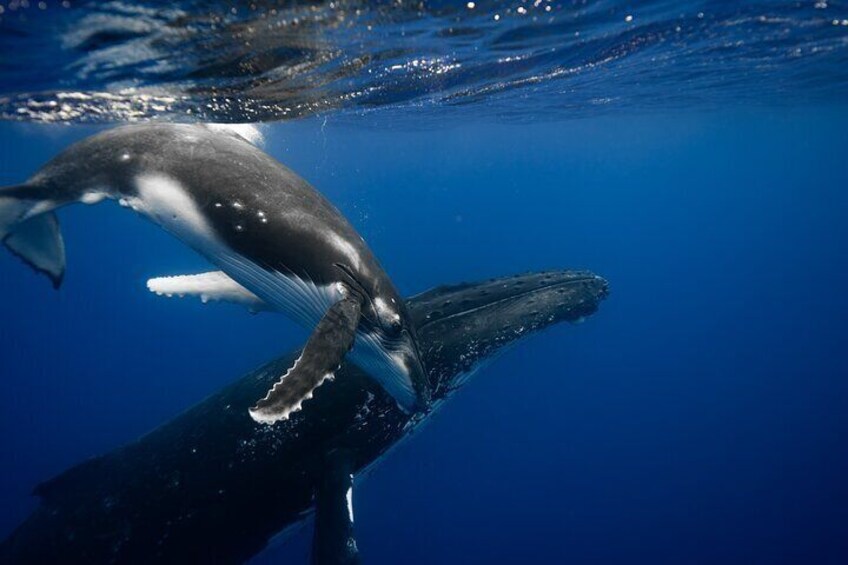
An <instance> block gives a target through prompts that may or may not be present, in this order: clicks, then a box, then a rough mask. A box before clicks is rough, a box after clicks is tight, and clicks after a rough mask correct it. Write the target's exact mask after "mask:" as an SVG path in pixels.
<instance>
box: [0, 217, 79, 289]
mask: <svg viewBox="0 0 848 565" xmlns="http://www.w3.org/2000/svg"><path fill="white" fill-rule="evenodd" d="M2 241H3V243H4V244H5V245H6V248H7V249H8V250H9V251H11V252H12V253H13V254H14V255H15V256H17V257H19V258H20V259H21V260H23V262H24V263H26V264H27V265H29V266H30V267H32V268H33V269H34V270H35V271H36V272H38V273H44V274H45V275H47V276H48V277H49V278H50V280H51V281H52V282H53V287H54V288H59V287H60V286H61V285H62V278H63V277H64V276H65V242H64V240H63V239H62V232H61V231H60V230H59V220H58V219H57V218H56V214H54V213H53V212H48V213H46V214H41V215H40V216H35V217H33V218H30V219H28V220H25V221H23V222H20V223H18V224H16V225H15V226H14V227H13V228H12V229H11V231H9V233H8V234H6V236H5V237H3V239H2Z"/></svg>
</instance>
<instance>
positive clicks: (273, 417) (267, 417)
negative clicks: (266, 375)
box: [248, 354, 334, 425]
mask: <svg viewBox="0 0 848 565" xmlns="http://www.w3.org/2000/svg"><path fill="white" fill-rule="evenodd" d="M301 357H302V354H301ZM301 357H298V358H297V361H295V362H294V365H292V366H291V368H290V369H289V370H288V371H286V374H285V375H283V378H281V379H280V380H279V381H277V382H276V383H274V386H272V387H271V390H269V391H268V394H266V395H265V398H264V400H267V399H268V398H269V397H270V396H271V394H273V392H274V391H275V390H276V388H277V387H278V386H283V385H284V384H285V381H286V377H288V376H289V375H290V374H291V373H292V371H294V369H295V367H297V364H298V363H299V362H300V359H301ZM333 378H334V377H333V373H327V374H326V375H324V376H323V377H321V379H320V380H319V381H318V382H317V383H316V384H315V386H314V387H312V388H311V389H310V390H309V392H307V393H306V394H305V395H304V397H303V398H302V399H300V401H299V402H298V403H297V404H294V405H292V406H289V407H288V408H287V409H285V410H283V411H282V412H279V413H273V414H269V413H268V412H267V411H266V410H263V409H261V408H260V409H259V410H254V409H253V408H250V409H248V412H249V413H250V417H251V418H253V420H254V421H255V422H256V423H258V424H267V425H271V424H276V423H277V422H284V421H285V420H288V419H289V416H291V415H292V414H294V413H295V412H300V410H301V409H302V408H303V403H304V402H306V401H307V400H309V399H311V398H312V396H313V393H314V392H315V389H317V388H318V387H319V386H321V385H322V384H324V383H325V382H326V381H328V380H329V381H332V380H333Z"/></svg>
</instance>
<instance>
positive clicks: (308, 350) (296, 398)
mask: <svg viewBox="0 0 848 565" xmlns="http://www.w3.org/2000/svg"><path fill="white" fill-rule="evenodd" d="M361 310H362V302H361V298H360V297H359V296H358V295H356V294H355V293H349V294H348V295H347V296H345V297H344V298H342V299H341V300H339V301H338V302H336V303H335V304H333V305H332V306H331V307H330V309H329V310H327V313H326V314H324V317H323V318H321V321H320V322H318V325H317V326H316V327H315V331H313V332H312V335H311V336H309V340H308V341H307V342H306V346H305V347H304V348H303V352H302V353H301V354H300V357H298V358H297V360H296V361H295V362H294V365H292V367H291V368H290V369H289V370H288V371H287V372H286V374H285V375H283V376H282V378H281V379H280V380H279V381H277V382H276V383H274V386H272V387H271V390H269V391H268V395H267V396H266V397H265V398H263V399H262V400H260V401H259V402H257V403H256V406H254V407H253V408H251V409H250V415H251V417H252V418H253V419H254V420H256V421H257V422H259V423H262V424H273V423H274V422H279V421H280V420H285V419H287V418H288V417H289V415H290V414H291V413H292V412H297V411H298V410H300V408H301V404H302V403H303V401H304V400H308V399H309V398H312V392H313V391H314V390H315V389H316V388H318V387H319V386H321V384H323V383H324V381H326V380H327V379H332V378H333V375H334V373H335V371H336V370H338V368H339V366H340V365H341V363H342V360H343V359H344V356H345V355H346V354H347V352H348V351H350V349H351V347H353V342H354V339H355V337H356V326H357V325H358V324H359V314H360V312H361Z"/></svg>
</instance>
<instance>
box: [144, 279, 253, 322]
mask: <svg viewBox="0 0 848 565" xmlns="http://www.w3.org/2000/svg"><path fill="white" fill-rule="evenodd" d="M147 288H148V290H150V292H153V293H155V294H158V295H159V296H168V297H170V296H174V295H176V296H197V297H200V300H201V301H203V303H204V304H205V303H206V302H208V301H210V300H212V301H221V302H232V303H234V304H241V305H243V306H246V307H247V308H248V309H249V310H250V311H251V312H258V311H260V310H270V308H269V307H268V305H267V304H265V303H264V302H263V301H262V300H261V299H260V298H259V297H258V296H256V295H255V294H253V293H252V292H250V291H249V290H247V289H246V288H244V287H243V286H242V285H240V284H239V283H237V282H236V281H234V280H233V279H231V278H230V277H229V276H227V274H226V273H224V272H223V271H212V272H209V273H200V274H197V275H179V276H175V277H158V278H155V279H150V280H149V281H147Z"/></svg>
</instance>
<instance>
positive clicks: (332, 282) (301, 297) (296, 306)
mask: <svg viewBox="0 0 848 565" xmlns="http://www.w3.org/2000/svg"><path fill="white" fill-rule="evenodd" d="M105 198H109V199H114V200H118V201H119V202H120V203H121V204H122V205H124V206H128V207H131V208H133V209H134V210H136V211H138V212H139V213H141V214H143V215H144V216H146V217H147V218H149V219H151V220H152V221H154V222H155V223H157V224H159V225H160V226H162V227H163V228H164V229H166V230H167V231H169V232H171V233H172V234H174V235H175V236H176V237H178V238H179V239H180V240H182V241H183V242H184V243H186V244H187V245H189V246H190V247H192V248H193V249H195V250H196V251H197V252H199V253H200V254H201V255H203V256H204V257H205V258H206V259H208V260H209V261H210V262H211V263H213V264H214V265H216V266H218V268H220V269H221V271H217V272H214V273H205V274H202V275H194V276H182V277H174V278H165V279H154V280H152V281H150V282H149V283H148V286H149V287H150V289H151V290H153V291H155V292H159V293H167V294H185V293H198V294H201V295H202V296H204V297H205V298H209V299H219V298H224V299H231V300H236V301H239V302H247V303H249V304H251V305H252V306H253V307H255V308H263V309H270V310H276V311H280V312H284V313H286V314H288V315H290V316H291V317H293V318H294V319H295V320H296V321H298V322H299V323H301V324H302V325H304V326H305V327H307V328H311V327H313V326H314V327H315V329H314V331H313V333H312V335H311V336H310V338H309V340H308V341H307V343H306V347H305V348H304V350H303V353H302V355H301V356H300V357H299V358H297V359H296V360H295V361H293V365H291V367H290V368H289V369H288V371H287V372H285V368H284V367H281V368H280V369H281V373H282V372H285V374H284V375H283V376H282V378H279V379H278V380H277V382H276V383H275V384H273V385H272V386H270V387H269V391H268V394H267V395H266V396H265V398H262V400H260V401H259V402H258V403H257V404H256V405H255V406H253V407H252V408H250V414H251V415H252V416H253V418H254V419H255V420H256V421H259V422H264V423H273V422H276V421H279V420H284V419H286V418H287V417H288V416H289V414H291V413H292V412H294V411H297V410H299V409H300V408H301V403H302V402H303V401H304V400H305V399H308V398H311V397H312V393H313V391H314V390H315V389H316V388H317V387H319V386H320V385H321V384H322V383H323V382H324V381H326V380H327V379H332V378H333V373H334V371H335V370H336V368H337V367H338V366H339V364H340V363H341V361H342V359H343V357H344V356H345V354H347V352H348V350H350V349H351V347H353V346H354V342H355V344H356V347H354V350H353V353H352V355H353V357H354V359H355V360H356V362H357V364H359V366H361V367H363V368H364V369H366V371H368V373H369V374H370V375H371V376H372V377H374V378H375V379H376V380H377V381H378V382H379V383H380V385H382V387H383V388H385V389H386V391H388V392H389V394H391V395H392V396H393V397H394V398H395V400H396V401H397V402H398V403H399V404H400V405H401V406H402V407H404V408H405V409H407V410H413V409H415V408H421V407H423V406H426V404H427V402H428V401H429V392H430V391H429V389H428V387H427V383H426V376H425V374H424V370H423V368H422V367H421V362H420V359H419V354H418V350H417V345H416V339H415V329H414V327H413V326H412V324H411V323H410V320H409V313H408V312H407V310H406V307H405V306H404V303H403V300H402V299H401V298H400V296H399V295H398V293H397V291H396V290H395V288H394V285H393V284H392V282H391V280H389V278H388V276H386V274H385V272H384V271H383V269H382V267H380V265H379V263H378V262H377V260H376V259H375V257H374V256H373V254H372V253H371V251H370V250H369V249H368V247H367V246H366V245H365V241H364V240H363V239H362V237H360V236H359V234H358V233H356V231H355V230H354V229H353V227H352V226H351V225H350V224H349V223H348V222H347V220H345V218H344V217H343V216H342V215H341V214H340V213H339V212H338V210H336V209H335V208H334V207H333V206H332V204H330V203H329V202H328V201H327V200H326V199H324V198H323V197H322V196H321V195H320V194H319V193H318V192H317V191H316V190H315V189H314V188H312V186H310V185H309V184H308V183H307V182H306V181H305V180H303V179H302V178H300V177H299V176H297V175H296V174H294V173H293V172H292V171H290V170H289V169H287V168H286V167H284V166H283V165H281V164H280V163H279V162H277V161H275V160H274V159H272V158H271V157H270V156H268V155H267V154H265V153H264V152H263V151H261V150H259V149H258V148H257V147H255V146H254V145H252V144H251V143H249V142H248V141H247V139H245V138H243V137H242V136H239V135H237V134H233V133H231V132H228V131H227V130H220V129H218V128H215V129H213V128H211V127H208V126H204V125H186V124H146V125H133V126H126V127H120V128H116V129H113V130H109V131H106V132H103V133H100V134H97V135H94V136H91V137H89V138H87V139H84V140H83V141H80V142H78V143H76V144H74V145H72V146H71V147H69V148H68V149H66V150H65V151H63V152H62V153H60V154H59V155H58V156H56V157H55V158H54V159H52V160H51V161H50V162H48V163H47V164H46V165H44V166H43V167H42V168H41V169H40V170H39V171H38V172H37V173H35V175H33V176H32V177H30V179H29V180H28V181H27V182H26V183H24V184H22V185H18V186H10V187H4V188H0V241H3V243H5V245H6V247H8V248H9V249H10V250H11V251H12V252H13V253H15V254H16V255H17V256H19V257H20V258H22V259H23V260H24V261H25V262H26V263H28V264H29V265H30V266H32V267H33V268H35V269H36V270H37V271H40V272H43V273H45V274H47V275H48V276H49V277H50V278H51V279H52V280H53V283H54V285H55V286H57V287H58V286H59V284H61V281H62V277H63V276H64V271H65V249H64V244H63V241H62V236H61V233H60V231H59V224H58V221H57V219H56V216H55V214H54V212H53V211H54V210H55V209H56V208H58V207H60V206H64V205H66V204H72V203H75V202H82V203H85V204H94V203H96V202H99V201H101V200H103V199H105Z"/></svg>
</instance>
